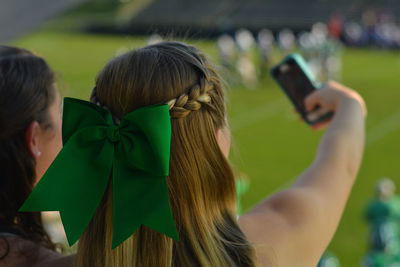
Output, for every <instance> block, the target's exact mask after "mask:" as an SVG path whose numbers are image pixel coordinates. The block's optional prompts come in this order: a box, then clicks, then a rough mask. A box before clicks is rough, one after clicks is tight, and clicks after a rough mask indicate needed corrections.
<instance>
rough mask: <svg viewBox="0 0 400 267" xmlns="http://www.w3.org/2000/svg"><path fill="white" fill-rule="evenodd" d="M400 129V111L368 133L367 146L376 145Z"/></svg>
mask: <svg viewBox="0 0 400 267" xmlns="http://www.w3.org/2000/svg"><path fill="white" fill-rule="evenodd" d="M399 128H400V111H397V112H395V113H393V114H392V115H391V116H390V117H388V118H387V119H385V120H383V121H382V122H380V123H379V124H378V125H376V126H374V127H372V128H371V129H369V130H368V131H367V141H366V145H367V146H368V145H371V144H374V143H375V142H377V141H379V140H381V139H382V138H384V137H385V136H386V135H388V134H390V133H391V132H393V131H396V130H397V129H399Z"/></svg>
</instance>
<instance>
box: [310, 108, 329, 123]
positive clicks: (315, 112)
mask: <svg viewBox="0 0 400 267" xmlns="http://www.w3.org/2000/svg"><path fill="white" fill-rule="evenodd" d="M329 111H330V110H328V109H326V108H324V107H320V108H318V109H316V110H313V111H312V112H310V113H308V114H307V119H308V120H309V121H311V122H314V121H317V120H318V119H319V118H321V117H322V116H323V115H325V114H326V113H328V112H329Z"/></svg>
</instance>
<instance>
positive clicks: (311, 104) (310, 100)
mask: <svg viewBox="0 0 400 267" xmlns="http://www.w3.org/2000/svg"><path fill="white" fill-rule="evenodd" d="M318 104H319V95H318V92H313V93H311V94H310V95H308V96H307V97H306V99H305V100H304V105H305V108H306V111H308V112H310V111H312V110H313V109H314V108H315V107H316V106H317V105H318Z"/></svg>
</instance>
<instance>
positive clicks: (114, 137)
mask: <svg viewBox="0 0 400 267" xmlns="http://www.w3.org/2000/svg"><path fill="white" fill-rule="evenodd" d="M107 138H108V140H109V141H110V142H111V143H118V142H119V141H121V135H120V132H119V126H118V125H110V126H108V128H107Z"/></svg>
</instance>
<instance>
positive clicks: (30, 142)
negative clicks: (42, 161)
mask: <svg viewBox="0 0 400 267" xmlns="http://www.w3.org/2000/svg"><path fill="white" fill-rule="evenodd" d="M40 136H41V127H40V124H39V123H38V122H37V121H34V122H31V124H29V126H28V128H27V129H26V132H25V143H26V146H27V147H28V149H29V151H30V153H31V155H32V156H33V158H35V159H37V158H39V157H40V156H41V154H42V152H41V151H40Z"/></svg>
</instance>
